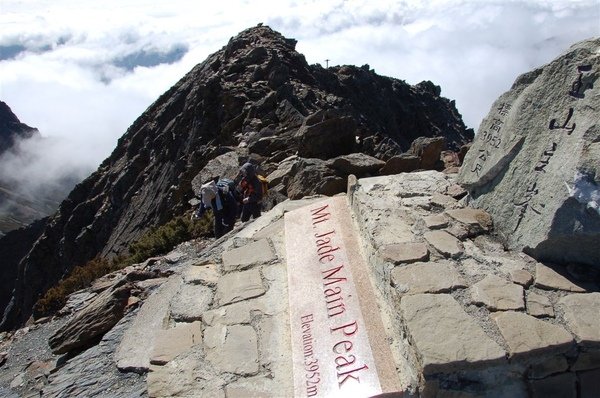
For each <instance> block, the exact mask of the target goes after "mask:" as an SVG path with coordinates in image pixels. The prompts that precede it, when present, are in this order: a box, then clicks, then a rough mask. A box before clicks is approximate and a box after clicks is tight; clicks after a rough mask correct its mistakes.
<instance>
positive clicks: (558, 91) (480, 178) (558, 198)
mask: <svg viewBox="0 0 600 398" xmlns="http://www.w3.org/2000/svg"><path fill="white" fill-rule="evenodd" d="M599 50H600V39H597V38H596V39H592V40H587V41H584V42H581V43H578V44H576V45H574V46H572V47H571V48H570V49H569V50H568V51H567V52H566V53H564V54H563V55H561V56H560V57H558V58H557V59H555V60H554V61H552V62H551V63H549V64H548V65H545V66H543V67H541V68H538V69H536V70H534V71H531V72H528V73H526V74H524V75H522V76H520V77H519V78H517V80H516V81H515V83H514V85H513V86H512V88H511V89H510V90H509V91H508V92H506V93H504V94H503V95H502V96H501V97H500V98H499V99H498V100H496V102H495V103H494V105H493V106H492V109H491V111H490V113H489V114H488V115H487V117H486V118H485V119H484V120H483V121H482V123H481V126H480V128H479V132H478V134H477V135H476V137H475V140H474V142H473V145H472V146H471V149H470V150H469V152H468V153H467V155H466V157H465V160H464V163H463V166H462V168H461V171H460V173H459V175H458V181H459V182H460V183H461V184H462V185H463V186H464V187H465V188H467V189H468V190H469V193H470V196H471V199H473V205H474V206H475V207H479V208H482V209H484V210H486V211H487V212H488V213H490V215H491V216H492V217H493V219H494V229H495V231H496V232H497V233H498V234H499V235H500V237H502V239H503V240H504V243H505V245H506V246H507V247H508V248H509V249H517V250H523V251H525V252H526V253H527V254H529V255H531V256H533V257H534V258H536V259H537V260H539V261H550V262H556V263H570V262H576V263H581V264H588V265H590V266H596V265H597V264H598V263H600V250H598V245H600V199H599V198H600V163H599V162H598V159H599V158H600V145H599V144H598V142H599V140H600V124H599V119H598V115H597V113H598V111H597V109H598V106H599V104H600V90H599V87H600V86H599V84H598V79H599V78H600V57H599V56H598V51H599Z"/></svg>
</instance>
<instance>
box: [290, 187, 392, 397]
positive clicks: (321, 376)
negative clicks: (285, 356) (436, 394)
mask: <svg viewBox="0 0 600 398" xmlns="http://www.w3.org/2000/svg"><path fill="white" fill-rule="evenodd" d="M285 237H286V239H285V240H286V253H287V266H288V288H289V290H288V295H289V302H290V309H289V313H290V331H291V334H290V336H291V345H292V361H293V379H294V396H311V397H312V396H348V395H354V394H358V395H359V396H373V395H376V394H379V393H381V392H391V391H399V390H400V385H399V381H398V375H397V372H396V370H395V367H394V365H393V360H392V354H391V351H390V347H389V343H388V342H387V341H386V333H385V331H384V329H383V324H382V321H381V318H380V312H379V310H378V306H377V302H376V299H375V297H374V294H373V292H372V286H371V283H370V279H369V275H368V273H367V272H368V271H367V265H366V263H365V261H364V259H363V258H362V254H361V252H360V245H359V242H358V238H357V236H356V232H355V231H354V224H353V221H352V219H351V210H350V208H349V206H348V203H347V201H346V197H344V196H337V197H333V198H330V199H326V200H323V201H320V202H317V203H314V204H311V205H310V206H307V207H304V208H301V209H298V210H295V211H292V212H289V213H287V214H286V215H285ZM355 280H356V281H360V283H355Z"/></svg>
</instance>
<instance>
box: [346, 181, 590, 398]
mask: <svg viewBox="0 0 600 398" xmlns="http://www.w3.org/2000/svg"><path fill="white" fill-rule="evenodd" d="M349 191H350V192H352V193H351V197H350V200H351V201H352V207H353V210H354V213H355V216H356V221H357V225H358V228H359V229H360V232H361V234H362V238H363V244H364V249H365V255H366V257H367V261H369V262H370V263H371V266H372V274H373V279H374V281H375V284H376V286H377V289H378V291H379V294H380V297H381V300H382V303H381V304H382V308H384V312H385V313H386V314H385V315H386V316H384V320H387V323H388V327H389V330H390V332H391V335H390V337H391V339H392V340H393V347H394V350H395V354H396V358H395V360H396V361H397V367H398V369H399V372H400V373H402V372H405V373H406V374H408V375H414V380H413V383H414V384H413V385H412V386H411V385H409V386H408V387H409V390H410V389H411V388H412V389H415V390H418V391H419V392H420V393H421V394H423V396H426V397H429V396H448V395H445V394H450V393H458V392H460V393H461V394H463V395H460V396H490V395H492V396H511V397H520V396H522V397H525V396H536V397H545V396H561V397H571V396H572V397H575V396H582V397H583V396H591V395H586V394H590V393H592V392H593V391H597V390H595V389H597V382H596V381H595V377H598V375H600V317H599V316H598V315H600V293H598V291H599V288H598V284H597V282H598V274H597V273H595V272H593V271H590V270H589V269H587V268H585V267H584V268H581V267H571V268H570V269H568V270H567V269H564V268H556V267H552V266H550V265H548V264H542V263H539V262H537V261H535V260H534V259H532V258H531V257H529V256H527V255H525V254H523V253H519V252H511V251H505V250H504V248H503V247H502V245H501V244H500V243H499V242H497V241H496V240H495V239H494V238H493V237H492V236H490V235H489V233H490V231H491V230H492V229H493V223H492V219H491V217H490V216H489V214H487V213H486V212H484V211H482V210H477V209H471V208H465V207H464V206H463V205H462V204H461V202H459V201H457V200H456V199H454V198H453V197H452V195H455V196H460V195H461V189H460V187H457V186H456V185H455V184H454V182H453V178H452V177H451V176H448V175H445V174H442V173H438V172H419V173H410V174H400V175H396V176H390V177H377V178H369V179H364V180H359V182H358V184H357V185H356V186H354V187H352V188H351V189H349ZM408 381H409V382H410V380H408ZM469 394H472V395H469Z"/></svg>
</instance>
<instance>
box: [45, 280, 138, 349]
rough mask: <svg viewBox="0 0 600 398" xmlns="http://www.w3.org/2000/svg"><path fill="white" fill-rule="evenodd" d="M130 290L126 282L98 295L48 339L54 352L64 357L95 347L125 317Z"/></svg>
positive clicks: (123, 281)
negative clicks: (64, 355) (69, 353)
mask: <svg viewBox="0 0 600 398" xmlns="http://www.w3.org/2000/svg"><path fill="white" fill-rule="evenodd" d="M130 290H131V285H130V284H129V283H127V282H126V281H125V279H123V280H122V281H121V282H119V283H116V284H115V285H114V286H113V287H112V288H111V289H107V290H105V291H104V292H102V293H101V294H99V295H98V296H97V297H96V298H95V299H94V300H93V301H92V302H91V303H90V304H89V305H88V306H87V307H85V308H84V309H83V310H81V311H80V312H78V313H77V314H76V315H75V316H74V317H73V318H72V319H71V320H70V321H69V322H67V323H66V324H65V325H64V326H63V327H62V328H60V329H59V330H57V331H56V333H54V334H53V335H52V336H51V337H50V338H49V339H48V344H49V345H50V348H51V349H52V352H53V353H55V354H64V353H66V352H69V351H73V350H75V349H81V348H87V347H89V346H90V345H94V344H96V342H97V340H98V338H99V337H101V336H102V335H103V334H104V333H106V332H107V331H109V330H110V329H111V328H112V327H113V326H114V325H116V324H117V322H119V320H120V319H121V318H122V317H123V313H124V310H125V306H126V305H127V299H128V298H129V293H130Z"/></svg>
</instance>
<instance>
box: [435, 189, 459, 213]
mask: <svg viewBox="0 0 600 398" xmlns="http://www.w3.org/2000/svg"><path fill="white" fill-rule="evenodd" d="M431 204H432V205H434V206H438V207H442V208H450V209H452V208H454V207H456V206H457V205H458V201H457V200H456V199H454V198H453V197H452V196H450V195H445V194H442V193H438V192H436V193H434V194H433V195H432V197H431Z"/></svg>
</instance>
